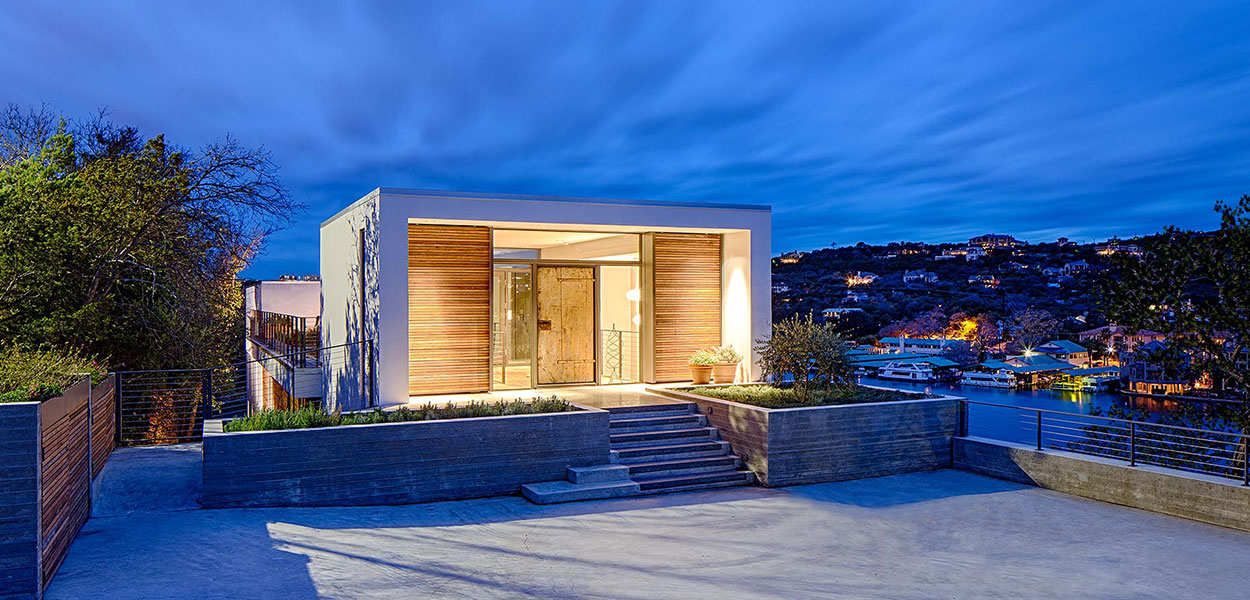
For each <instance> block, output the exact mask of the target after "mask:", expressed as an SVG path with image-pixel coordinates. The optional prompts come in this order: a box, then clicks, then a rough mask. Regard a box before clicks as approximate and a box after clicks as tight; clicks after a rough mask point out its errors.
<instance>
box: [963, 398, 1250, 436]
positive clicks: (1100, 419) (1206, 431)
mask: <svg viewBox="0 0 1250 600" xmlns="http://www.w3.org/2000/svg"><path fill="white" fill-rule="evenodd" d="M960 402H963V403H964V404H976V405H978V406H996V407H998V408H1010V409H1014V410H1027V411H1032V412H1040V413H1046V414H1050V415H1063V416H1066V417H1080V418H1082V419H1097V420H1099V421H1113V422H1116V423H1136V424H1138V425H1147V426H1149V427H1166V428H1168V429H1180V430H1182V431H1192V432H1195V433H1214V434H1217V435H1231V436H1235V437H1239V438H1242V439H1250V434H1246V433H1238V432H1235V431H1217V430H1215V429H1195V428H1193V427H1182V426H1180V425H1164V424H1163V423H1151V422H1149V421H1134V420H1132V419H1117V418H1115V417H1103V416H1099V415H1080V414H1076V413H1070V412H1064V411H1062V410H1051V409H1048V408H1032V407H1028V406H1013V405H1011V404H995V403H993V402H982V401H980V400H960Z"/></svg>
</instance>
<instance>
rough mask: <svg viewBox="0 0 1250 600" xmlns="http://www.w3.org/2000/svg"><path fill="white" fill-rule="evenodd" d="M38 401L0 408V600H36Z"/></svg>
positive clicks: (38, 547)
mask: <svg viewBox="0 0 1250 600" xmlns="http://www.w3.org/2000/svg"><path fill="white" fill-rule="evenodd" d="M39 446H40V433H39V403H37V402H20V403H13V404H0V599H4V600H8V599H10V598H36V597H38V596H39V594H40V592H41V591H42V590H41V587H42V586H41V575H40V554H41V553H40V545H39V529H40V523H39V512H40V511H39V486H40V481H39V476H40V474H39V460H40V459H39V452H40V450H39Z"/></svg>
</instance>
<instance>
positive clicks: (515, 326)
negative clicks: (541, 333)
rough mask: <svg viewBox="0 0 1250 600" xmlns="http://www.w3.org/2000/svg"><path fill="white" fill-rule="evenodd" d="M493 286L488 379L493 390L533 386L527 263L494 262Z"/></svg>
mask: <svg viewBox="0 0 1250 600" xmlns="http://www.w3.org/2000/svg"><path fill="white" fill-rule="evenodd" d="M493 287H494V294H493V295H494V297H493V298H492V300H491V349H492V350H491V354H492V356H491V382H492V384H493V387H494V388H495V389H516V388H529V387H533V386H534V380H533V375H532V374H533V347H534V280H533V272H532V270H531V267H530V265H501V264H496V265H495V268H494V286H493Z"/></svg>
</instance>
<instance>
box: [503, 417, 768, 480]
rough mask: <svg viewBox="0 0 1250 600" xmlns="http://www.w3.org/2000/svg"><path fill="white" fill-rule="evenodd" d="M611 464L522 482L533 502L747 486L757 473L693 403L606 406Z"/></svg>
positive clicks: (576, 469)
mask: <svg viewBox="0 0 1250 600" xmlns="http://www.w3.org/2000/svg"><path fill="white" fill-rule="evenodd" d="M608 412H610V413H611V416H610V421H609V435H610V439H611V448H612V463H611V464H606V465H596V466H591V467H571V468H569V470H568V477H567V479H566V480H562V481H547V482H542V483H531V484H526V485H523V486H521V493H522V494H523V495H524V496H525V497H526V498H528V499H530V500H531V501H532V502H535V503H537V504H553V503H557V502H572V501H576V500H596V499H601V498H619V497H625V496H639V495H644V494H663V493H667V492H683V491H691V490H703V489H711V488H720V487H730V486H742V485H750V484H752V483H754V482H755V474H754V473H752V472H751V471H749V470H747V469H746V468H745V467H744V466H743V463H742V460H741V459H740V458H738V457H737V456H736V455H734V454H733V450H732V449H731V448H730V447H729V443H728V442H725V441H724V440H721V439H720V431H719V430H717V429H716V428H715V427H712V426H710V425H709V424H708V422H707V417H705V416H703V415H701V414H699V413H698V411H697V410H696V408H695V405H694V404H690V403H669V404H657V405H645V406H626V407H613V408H609V409H608Z"/></svg>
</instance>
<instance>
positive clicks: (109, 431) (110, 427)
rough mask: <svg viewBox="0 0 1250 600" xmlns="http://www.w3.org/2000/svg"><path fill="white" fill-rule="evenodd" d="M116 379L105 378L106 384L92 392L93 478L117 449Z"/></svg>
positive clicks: (96, 387)
mask: <svg viewBox="0 0 1250 600" xmlns="http://www.w3.org/2000/svg"><path fill="white" fill-rule="evenodd" d="M115 381H116V378H113V377H105V378H104V383H101V384H100V385H97V386H95V388H94V389H92V390H91V477H92V478H93V479H94V478H95V477H96V476H97V475H99V474H100V471H102V470H103V469H104V463H106V462H108V459H109V454H110V453H112V452H113V448H114V447H115V444H114V442H115V438H116V427H117V412H116V411H117V408H116V405H115V404H114V402H115V401H116V397H117V395H116V394H114V393H113V392H114V389H113V388H114V382H115Z"/></svg>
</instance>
